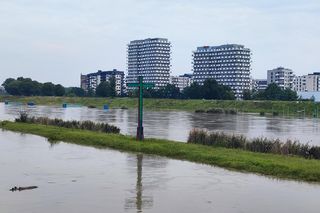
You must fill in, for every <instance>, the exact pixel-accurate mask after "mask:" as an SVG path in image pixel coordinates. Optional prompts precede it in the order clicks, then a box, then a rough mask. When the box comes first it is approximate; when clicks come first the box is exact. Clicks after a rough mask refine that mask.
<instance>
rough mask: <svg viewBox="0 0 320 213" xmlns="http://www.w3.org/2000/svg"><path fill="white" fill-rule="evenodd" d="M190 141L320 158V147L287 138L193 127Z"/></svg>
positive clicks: (253, 150) (252, 150)
mask: <svg viewBox="0 0 320 213" xmlns="http://www.w3.org/2000/svg"><path fill="white" fill-rule="evenodd" d="M188 143H194V144H202V145H207V146H217V147H225V148H232V149H243V150H247V151H251V152H261V153H273V154H279V155H295V156H301V157H304V158H309V159H320V147H318V146H312V147H310V146H309V144H301V143H300V142H299V141H292V140H287V141H286V142H281V141H280V140H279V139H268V138H254V139H252V140H248V139H247V138H246V137H244V136H243V135H227V134H225V133H223V132H211V133H209V132H207V131H205V130H201V129H193V130H191V131H190V134H189V138H188Z"/></svg>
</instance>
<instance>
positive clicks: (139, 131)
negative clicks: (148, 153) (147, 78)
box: [128, 76, 154, 141]
mask: <svg viewBox="0 0 320 213" xmlns="http://www.w3.org/2000/svg"><path fill="white" fill-rule="evenodd" d="M128 87H138V90H139V107H138V127H137V140H140V141H141V140H143V139H144V134H143V88H152V87H154V84H152V83H143V76H139V77H138V83H129V84H128Z"/></svg>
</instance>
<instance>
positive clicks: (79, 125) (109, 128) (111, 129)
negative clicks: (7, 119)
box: [15, 112, 120, 134]
mask: <svg viewBox="0 0 320 213" xmlns="http://www.w3.org/2000/svg"><path fill="white" fill-rule="evenodd" d="M15 121H16V122H23V123H33V124H42V125H50V126H58V127H64V128H73V129H83V130H90V131H96V132H105V133H115V134H118V133H120V129H119V128H118V127H116V126H113V125H109V124H107V123H95V122H92V121H75V120H73V121H64V120H62V119H58V118H55V119H50V118H48V117H29V116H28V114H27V113H26V112H20V116H19V118H17V119H15Z"/></svg>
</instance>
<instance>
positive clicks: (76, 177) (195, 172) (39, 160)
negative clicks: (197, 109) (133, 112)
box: [0, 131, 320, 213]
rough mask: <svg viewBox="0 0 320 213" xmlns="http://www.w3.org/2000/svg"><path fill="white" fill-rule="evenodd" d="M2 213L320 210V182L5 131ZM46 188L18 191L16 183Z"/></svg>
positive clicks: (0, 140)
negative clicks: (272, 177) (306, 181)
mask: <svg viewBox="0 0 320 213" xmlns="http://www.w3.org/2000/svg"><path fill="white" fill-rule="evenodd" d="M0 147H1V148H0V169H1V175H0V210H1V211H0V212H5V213H21V212H32V213H43V212H46V213H64V212H77V213H87V212H95V213H100V212H146V213H147V212H153V213H154V212H159V213H163V212H184V213H194V212H199V213H204V212H228V213H233V212H235V213H236V212H237V213H238V212H246V213H250V212H252V213H256V212H260V213H269V212H290V213H296V212H297V213H298V212H299V213H300V212H308V213H313V212H314V213H316V212H319V207H320V204H319V197H320V185H317V184H306V183H299V182H295V181H284V180H276V179H271V178H267V177H263V176H258V175H254V174H245V173H238V172H232V171H228V170H224V169H220V168H216V167H212V166H206V165H201V164H194V163H190V162H186V161H178V160H170V159H167V158H162V157H156V156H150V155H142V154H135V153H124V152H118V151H114V150H108V149H106V150H99V149H95V148H90V147H83V146H78V145H73V144H67V143H63V142H61V143H55V144H50V143H49V142H47V140H46V139H44V138H42V137H39V136H33V135H28V134H20V133H13V132H10V131H0ZM32 185H35V186H38V187H39V188H37V189H34V190H27V191H21V192H11V191H9V189H10V188H11V187H13V186H32Z"/></svg>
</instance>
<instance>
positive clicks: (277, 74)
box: [267, 67, 295, 89]
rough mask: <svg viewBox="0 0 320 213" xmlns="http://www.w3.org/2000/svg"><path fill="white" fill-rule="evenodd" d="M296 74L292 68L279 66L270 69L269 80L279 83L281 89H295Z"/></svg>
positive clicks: (269, 82)
mask: <svg viewBox="0 0 320 213" xmlns="http://www.w3.org/2000/svg"><path fill="white" fill-rule="evenodd" d="M294 77H295V76H294V74H293V71H292V70H291V69H287V68H284V67H278V68H276V69H273V70H268V76H267V81H268V85H269V84H271V83H275V84H277V85H278V86H279V87H280V88H281V89H287V88H289V89H293V81H294Z"/></svg>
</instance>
